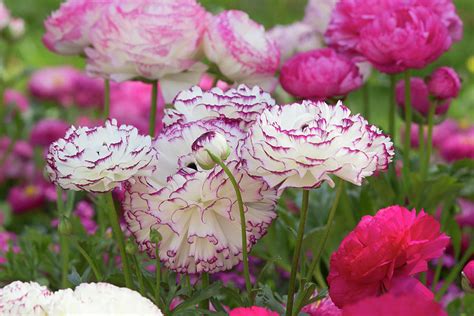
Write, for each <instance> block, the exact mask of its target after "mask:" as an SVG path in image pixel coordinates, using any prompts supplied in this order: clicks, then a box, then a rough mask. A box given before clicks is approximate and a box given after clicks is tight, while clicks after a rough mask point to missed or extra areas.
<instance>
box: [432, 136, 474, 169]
mask: <svg viewBox="0 0 474 316" xmlns="http://www.w3.org/2000/svg"><path fill="white" fill-rule="evenodd" d="M439 152H440V155H441V157H442V158H443V159H444V160H446V161H448V162H453V161H457V160H461V159H474V128H472V129H470V130H467V131H462V132H460V133H458V134H455V135H452V136H451V137H450V138H449V139H446V141H445V142H443V143H442V144H441V145H440V146H439Z"/></svg>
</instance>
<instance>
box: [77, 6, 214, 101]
mask: <svg viewBox="0 0 474 316" xmlns="http://www.w3.org/2000/svg"><path fill="white" fill-rule="evenodd" d="M207 17H208V13H207V12H206V11H205V10H204V9H203V7H201V6H200V5H199V4H198V3H197V2H196V1H195V0H160V1H156V0H136V1H125V2H122V1H117V2H114V3H112V4H111V5H109V8H108V9H107V10H106V11H105V12H104V13H103V16H102V17H101V19H100V20H99V21H98V22H97V23H96V24H95V25H94V31H93V32H91V34H90V37H91V43H92V47H90V48H87V49H86V54H87V57H88V62H87V71H88V72H89V73H90V74H93V75H97V76H101V77H104V78H110V79H112V80H114V81H125V80H130V79H134V78H146V79H148V80H160V83H161V86H162V91H163V93H164V98H165V100H166V101H167V102H170V101H172V99H173V98H174V97H175V96H176V94H177V92H178V91H180V90H183V89H187V88H189V87H190V86H192V85H193V84H196V83H198V82H199V78H200V77H201V74H202V73H203V72H204V70H205V66H204V65H203V64H201V63H198V61H197V57H198V56H197V55H198V53H199V48H200V45H201V40H202V36H203V33H204V31H205V27H206V22H207Z"/></svg>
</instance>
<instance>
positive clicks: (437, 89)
mask: <svg viewBox="0 0 474 316" xmlns="http://www.w3.org/2000/svg"><path fill="white" fill-rule="evenodd" d="M428 90H429V92H430V94H431V95H433V96H434V97H435V98H438V99H450V98H455V97H457V96H458V94H459V90H461V78H459V75H458V73H457V72H456V70H454V69H453V68H450V67H441V68H438V69H436V70H435V71H434V72H433V73H432V74H431V76H430V77H429V79H428Z"/></svg>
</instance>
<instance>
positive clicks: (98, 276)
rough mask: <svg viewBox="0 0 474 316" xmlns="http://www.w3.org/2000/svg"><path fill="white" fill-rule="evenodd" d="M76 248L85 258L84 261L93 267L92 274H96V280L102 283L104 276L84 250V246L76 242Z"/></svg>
mask: <svg viewBox="0 0 474 316" xmlns="http://www.w3.org/2000/svg"><path fill="white" fill-rule="evenodd" d="M76 248H77V250H79V252H80V253H81V255H82V256H83V257H84V259H86V261H87V263H88V264H89V266H90V267H91V269H92V272H94V276H95V279H96V280H97V282H101V281H102V274H101V273H100V271H99V269H98V268H97V266H96V265H95V264H94V261H93V260H92V258H91V257H90V256H89V254H88V253H87V251H85V250H84V248H82V246H81V245H80V244H79V242H76Z"/></svg>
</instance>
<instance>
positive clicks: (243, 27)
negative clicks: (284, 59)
mask: <svg viewBox="0 0 474 316" xmlns="http://www.w3.org/2000/svg"><path fill="white" fill-rule="evenodd" d="M203 45H204V52H205V54H206V57H207V58H208V59H209V60H210V61H212V62H214V63H215V64H217V66H218V67H219V70H220V71H221V72H222V74H224V76H226V77H227V78H228V79H230V80H231V81H235V82H236V83H244V84H248V85H251V86H252V85H258V86H260V87H262V88H264V90H266V91H270V90H273V88H274V86H273V83H274V80H272V79H273V76H274V74H275V72H276V70H277V69H278V66H279V64H280V51H279V49H278V46H277V45H276V43H275V42H274V41H273V40H271V39H270V37H269V36H268V35H267V34H265V29H264V28H263V26H262V25H260V24H258V23H256V22H254V21H252V20H251V19H250V18H249V16H248V15H247V13H245V12H242V11H236V10H229V11H223V12H221V13H220V14H219V15H217V16H215V17H214V18H212V19H211V20H210V22H209V25H208V27H207V31H206V34H205V36H204V43H203Z"/></svg>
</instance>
